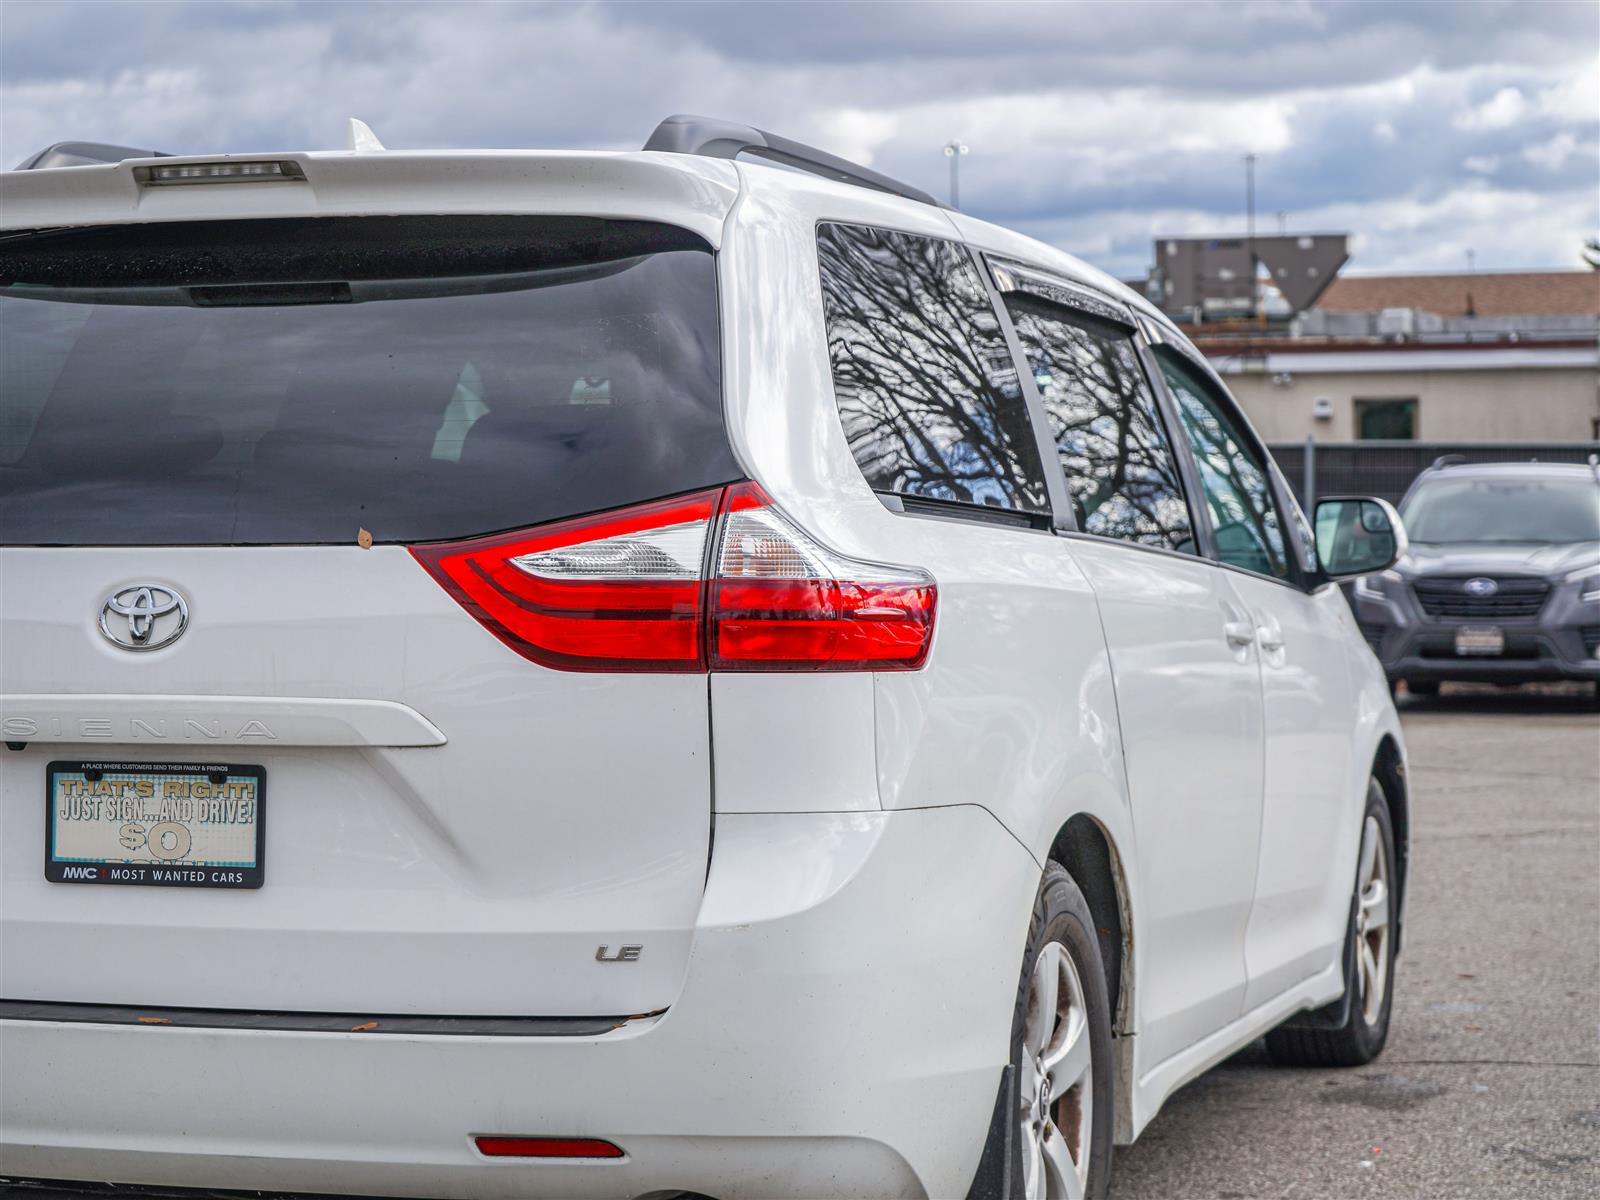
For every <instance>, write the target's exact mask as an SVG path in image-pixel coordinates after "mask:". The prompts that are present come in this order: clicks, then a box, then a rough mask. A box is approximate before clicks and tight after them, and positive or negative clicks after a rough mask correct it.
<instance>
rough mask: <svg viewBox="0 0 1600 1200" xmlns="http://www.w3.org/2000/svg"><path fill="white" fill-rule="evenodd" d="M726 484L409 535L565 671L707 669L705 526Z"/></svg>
mask: <svg viewBox="0 0 1600 1200" xmlns="http://www.w3.org/2000/svg"><path fill="white" fill-rule="evenodd" d="M720 497H721V493H720V492H701V493H700V494H698V495H695V496H688V497H686V498H683V499H679V500H666V501H660V502H657V503H655V504H641V505H639V506H638V507H637V508H629V509H625V510H624V511H622V512H616V513H606V514H604V515H603V516H598V517H584V518H582V519H580V520H576V521H562V522H559V523H558V524H555V525H545V526H541V527H540V528H538V529H530V530H526V531H524V532H521V533H504V534H498V535H496V536H493V537H486V538H474V539H473V540H471V541H466V542H448V543H442V544H434V545H428V546H413V547H412V548H411V553H412V554H414V555H416V557H417V561H418V562H420V563H421V564H422V565H423V566H424V567H426V568H428V571H429V572H430V573H431V574H432V575H433V577H434V578H435V579H437V580H438V581H439V582H440V583H442V584H443V585H444V587H445V590H446V591H448V592H449V593H450V594H451V595H452V596H454V597H455V598H456V600H457V601H458V602H459V603H460V604H461V607H463V608H465V609H466V610H467V611H468V612H469V613H471V614H472V615H473V616H475V617H477V618H478V620H479V621H481V622H482V623H483V624H484V626H485V627H486V628H487V629H488V630H489V632H490V633H492V634H494V635H495V636H496V637H497V638H499V639H500V640H501V641H502V642H504V643H505V644H506V645H508V646H510V647H511V648H512V649H513V650H515V651H516V652H517V653H518V654H520V655H522V656H523V657H524V658H531V659H532V660H533V661H534V662H536V663H542V664H543V665H544V666H547V667H556V668H558V669H561V670H565V671H704V670H705V667H706V660H705V644H704V637H705V631H704V626H705V621H704V620H703V618H702V614H703V612H704V607H705V582H704V578H705V557H706V555H705V550H706V535H707V534H708V533H709V532H710V529H711V523H712V519H713V518H714V517H715V516H716V512H717V503H718V501H719V499H720Z"/></svg>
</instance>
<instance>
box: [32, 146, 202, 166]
mask: <svg viewBox="0 0 1600 1200" xmlns="http://www.w3.org/2000/svg"><path fill="white" fill-rule="evenodd" d="M171 157H172V155H170V154H168V153H166V152H165V151H164V150H140V149H138V148H136V147H134V146H113V145H110V144H109V143H106V142H57V143H56V144H55V145H53V146H46V147H45V148H44V149H43V150H41V151H39V153H37V154H35V155H33V156H32V157H31V158H25V159H23V160H22V161H21V162H19V163H18V164H17V165H16V166H15V167H14V168H13V170H17V171H45V170H49V169H50V168H52V167H101V166H105V165H106V164H108V163H119V162H121V161H122V160H123V159H125V158H171Z"/></svg>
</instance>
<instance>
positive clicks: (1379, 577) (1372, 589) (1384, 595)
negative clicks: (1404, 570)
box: [1356, 571, 1405, 600]
mask: <svg viewBox="0 0 1600 1200" xmlns="http://www.w3.org/2000/svg"><path fill="white" fill-rule="evenodd" d="M1404 582H1405V580H1403V579H1402V578H1401V577H1400V572H1398V571H1379V572H1378V573H1377V574H1376V575H1362V576H1361V577H1360V578H1358V579H1357V580H1356V595H1358V596H1360V597H1361V598H1362V599H1363V600H1392V599H1394V597H1395V595H1396V594H1398V592H1399V589H1400V585H1401V584H1403V583H1404Z"/></svg>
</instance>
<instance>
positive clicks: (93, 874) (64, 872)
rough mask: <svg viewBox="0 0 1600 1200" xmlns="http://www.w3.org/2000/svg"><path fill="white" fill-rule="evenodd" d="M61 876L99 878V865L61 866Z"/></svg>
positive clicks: (67, 877) (64, 877)
mask: <svg viewBox="0 0 1600 1200" xmlns="http://www.w3.org/2000/svg"><path fill="white" fill-rule="evenodd" d="M61 878H63V879H99V878H100V868H99V867H62V868H61Z"/></svg>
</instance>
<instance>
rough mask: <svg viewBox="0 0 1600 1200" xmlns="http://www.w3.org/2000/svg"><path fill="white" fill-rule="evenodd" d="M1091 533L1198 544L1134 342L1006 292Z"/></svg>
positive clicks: (1149, 542) (1171, 545) (1179, 546)
mask: <svg viewBox="0 0 1600 1200" xmlns="http://www.w3.org/2000/svg"><path fill="white" fill-rule="evenodd" d="M1006 307H1007V308H1008V309H1009V310H1010V312H1011V319H1012V322H1013V323H1014V324H1015V325H1016V328H1017V336H1018V338H1019V339H1020V340H1021V342H1022V349H1023V353H1024V354H1025V355H1026V357H1027V360H1028V368H1029V370H1031V371H1032V372H1033V378H1034V382H1035V383H1036V384H1037V385H1038V387H1039V395H1040V396H1041V398H1042V399H1043V400H1044V407H1045V411H1046V413H1048V414H1049V418H1050V432H1051V433H1052V435H1053V436H1054V437H1055V442H1056V449H1057V451H1058V452H1059V453H1060V455H1061V465H1062V467H1063V468H1064V469H1065V471H1066V474H1067V487H1068V489H1069V490H1070V491H1071V493H1072V498H1073V500H1074V502H1075V506H1076V508H1077V512H1078V521H1079V524H1080V525H1081V527H1082V528H1083V529H1084V530H1085V531H1086V532H1088V533H1095V534H1099V535H1101V536H1103V537H1112V538H1120V539H1123V540H1125V541H1130V542H1138V543H1139V544H1141V545H1145V546H1160V547H1163V548H1164V549H1168V550H1183V551H1186V552H1190V553H1193V551H1194V538H1193V532H1192V530H1191V528H1190V524H1189V508H1188V505H1187V504H1186V503H1185V502H1184V498H1183V485H1182V483H1181V482H1180V481H1179V478H1178V469H1177V466H1176V464H1175V463H1174V460H1173V454H1172V445H1171V443H1169V442H1168V441H1167V438H1166V435H1165V434H1164V433H1163V432H1162V428H1161V420H1160V417H1159V416H1158V415H1157V413H1156V404H1155V397H1154V396H1153V395H1152V394H1151V392H1150V385H1149V384H1148V382H1146V380H1145V377H1144V372H1143V371H1142V370H1141V369H1140V366H1139V359H1138V356H1137V354H1135V352H1134V349H1133V343H1132V342H1131V341H1130V340H1129V339H1128V336H1127V335H1126V334H1123V333H1121V332H1119V331H1116V330H1114V329H1111V328H1109V327H1108V328H1106V329H1104V330H1103V331H1100V330H1099V327H1098V326H1096V327H1095V329H1094V330H1091V329H1090V328H1088V327H1087V326H1088V325H1089V324H1091V322H1088V321H1085V322H1084V323H1083V324H1078V323H1069V322H1068V321H1067V320H1065V319H1063V317H1062V315H1061V313H1060V310H1059V309H1056V308H1055V307H1054V306H1052V305H1048V304H1045V303H1042V302H1040V301H1036V300H1034V299H1032V298H1031V297H1029V296H1026V295H1024V294H1022V293H1012V294H1011V295H1010V296H1008V297H1007V298H1006Z"/></svg>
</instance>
